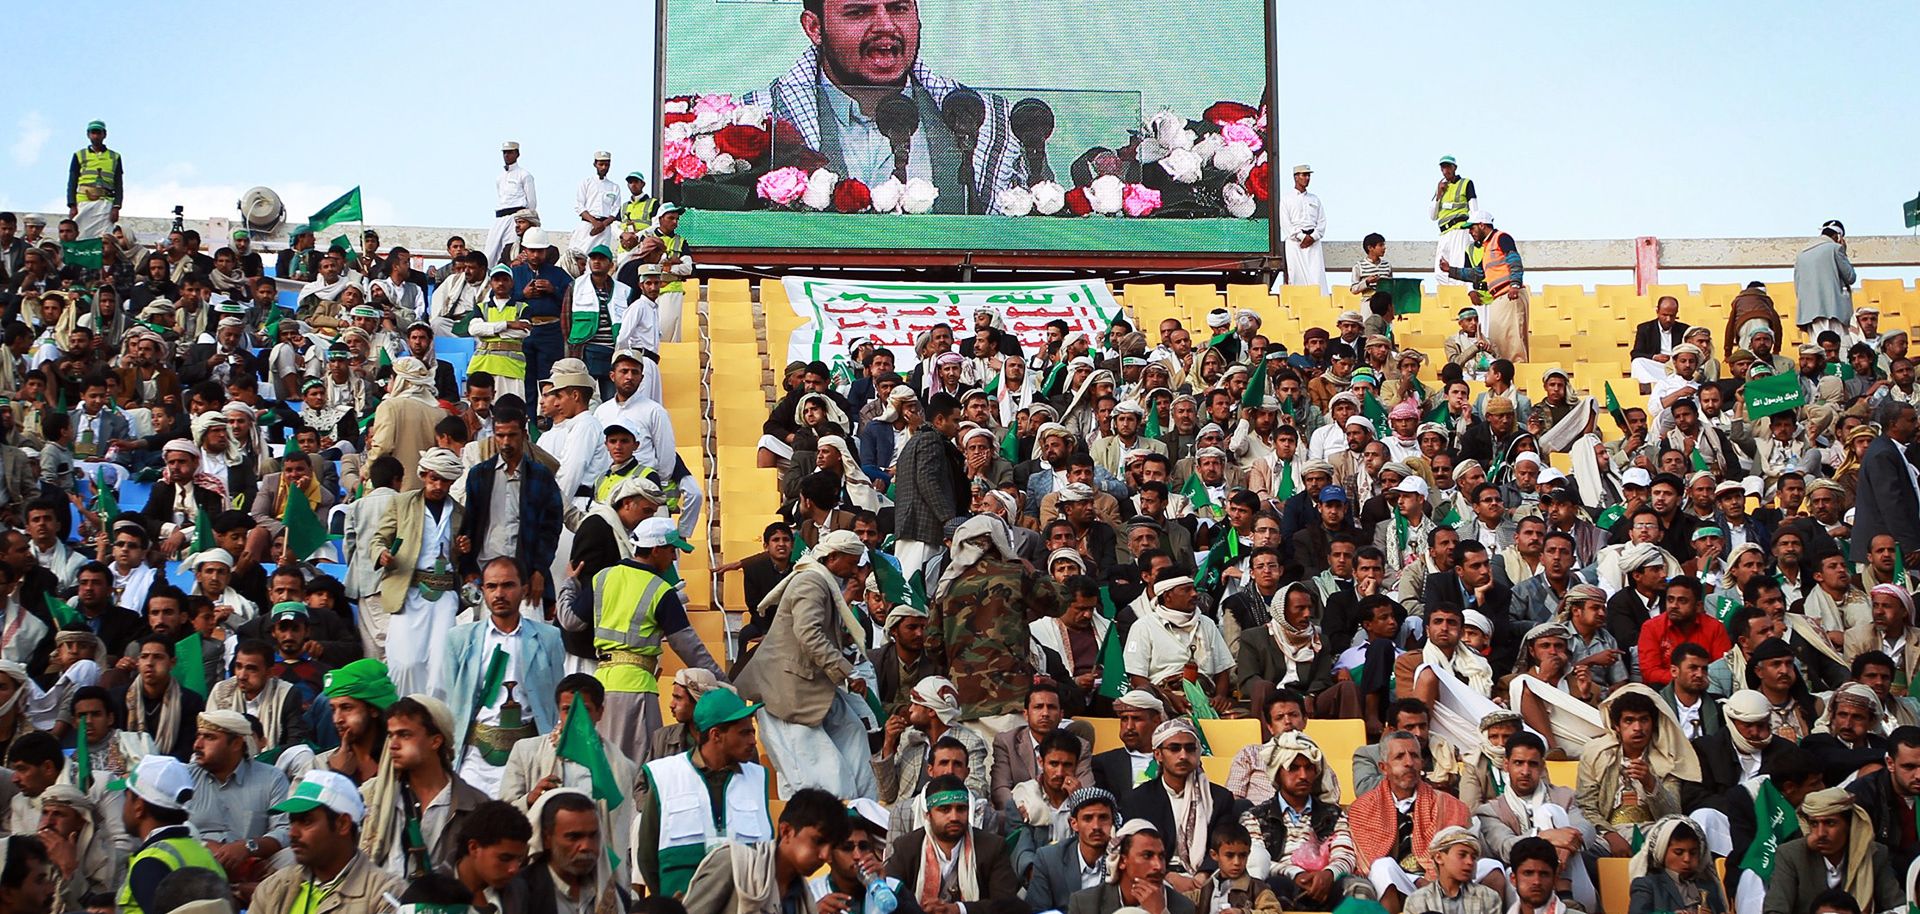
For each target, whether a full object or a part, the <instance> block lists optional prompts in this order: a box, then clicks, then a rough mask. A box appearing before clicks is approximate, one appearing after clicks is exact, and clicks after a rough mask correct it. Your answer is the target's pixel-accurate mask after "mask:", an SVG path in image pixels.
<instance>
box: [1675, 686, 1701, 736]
mask: <svg viewBox="0 0 1920 914" xmlns="http://www.w3.org/2000/svg"><path fill="white" fill-rule="evenodd" d="M1673 704H1674V706H1675V707H1676V708H1679V710H1680V732H1682V733H1685V734H1686V735H1687V738H1688V739H1695V738H1698V737H1701V736H1705V735H1706V733H1704V732H1703V731H1702V729H1701V726H1700V704H1701V702H1700V701H1698V700H1696V701H1695V702H1694V703H1693V704H1692V705H1684V704H1681V703H1680V699H1679V697H1678V696H1676V697H1675V698H1674V700H1673Z"/></svg>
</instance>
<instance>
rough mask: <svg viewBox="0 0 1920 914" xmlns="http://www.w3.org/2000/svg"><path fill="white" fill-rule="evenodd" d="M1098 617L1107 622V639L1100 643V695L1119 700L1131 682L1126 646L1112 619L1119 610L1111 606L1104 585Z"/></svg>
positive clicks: (1101, 591) (1117, 626) (1108, 594)
mask: <svg viewBox="0 0 1920 914" xmlns="http://www.w3.org/2000/svg"><path fill="white" fill-rule="evenodd" d="M1100 615H1101V617H1102V618H1104V619H1106V620H1107V637H1106V640H1104V641H1101V642H1100V694H1101V695H1102V696H1103V697H1106V698H1109V699H1111V698H1119V697H1120V696H1122V695H1125V694H1127V689H1129V688H1131V684H1132V680H1131V679H1129V678H1128V677H1127V658H1126V645H1124V644H1122V643H1121V639H1120V625H1119V623H1116V622H1114V619H1115V618H1117V617H1118V616H1119V615H1120V610H1119V609H1118V608H1117V607H1115V606H1114V605H1113V594H1112V592H1110V591H1109V590H1108V589H1107V587H1106V586H1105V585H1102V586H1101V588H1100Z"/></svg>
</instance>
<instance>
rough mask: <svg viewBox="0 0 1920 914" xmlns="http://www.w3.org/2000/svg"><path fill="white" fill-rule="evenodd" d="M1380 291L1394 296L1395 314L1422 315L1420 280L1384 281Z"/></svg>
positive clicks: (1381, 282)
mask: <svg viewBox="0 0 1920 914" xmlns="http://www.w3.org/2000/svg"><path fill="white" fill-rule="evenodd" d="M1378 288H1379V290H1380V291H1382V292H1385V293H1387V294H1388V295H1391V296H1393V313H1395V314H1419V313H1420V280H1417V279H1383V280H1381V281H1380V285H1379V286H1378Z"/></svg>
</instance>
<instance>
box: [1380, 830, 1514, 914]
mask: <svg viewBox="0 0 1920 914" xmlns="http://www.w3.org/2000/svg"><path fill="white" fill-rule="evenodd" d="M1426 865H1427V877H1428V881H1427V882H1425V883H1424V884H1422V885H1421V886H1420V887H1419V888H1417V889H1414V890H1413V894H1411V895H1408V896H1407V903H1406V905H1405V906H1404V907H1403V908H1402V914H1500V912H1501V911H1503V910H1505V909H1506V904H1505V902H1504V901H1503V900H1502V899H1501V898H1500V893H1498V892H1495V891H1494V890H1492V889H1490V888H1487V887H1486V886H1484V885H1481V884H1479V883H1477V882H1474V881H1473V877H1474V871H1475V870H1476V869H1477V868H1478V867H1479V865H1480V839H1479V838H1476V837H1474V836H1473V832H1471V831H1468V830H1467V829H1465V828H1462V827H1461V826H1458V825H1449V826H1447V827H1446V828H1443V829H1440V831H1438V832H1436V833H1435V834H1434V836H1433V840H1432V841H1430V842H1428V843H1427V859H1426Z"/></svg>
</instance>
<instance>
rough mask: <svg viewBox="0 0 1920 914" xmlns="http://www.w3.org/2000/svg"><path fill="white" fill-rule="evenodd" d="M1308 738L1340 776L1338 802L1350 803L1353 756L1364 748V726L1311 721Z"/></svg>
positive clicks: (1336, 721) (1351, 798)
mask: <svg viewBox="0 0 1920 914" xmlns="http://www.w3.org/2000/svg"><path fill="white" fill-rule="evenodd" d="M1307 736H1308V737H1309V738H1311V739H1312V740H1313V741H1314V743H1315V744H1316V745H1318V746H1319V747H1320V754H1321V755H1322V756H1324V757H1325V758H1326V760H1327V765H1328V766H1329V767H1331V768H1332V769H1333V770H1334V773H1335V774H1338V775H1339V776H1340V802H1342V803H1352V802H1353V754H1354V752H1355V751H1357V750H1359V748H1360V747H1362V746H1365V745H1367V725H1366V724H1365V723H1362V722H1361V721H1357V720H1331V719H1329V720H1310V721H1307Z"/></svg>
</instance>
